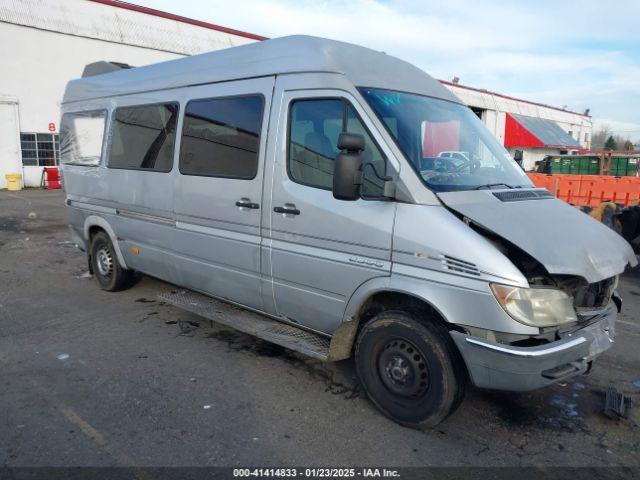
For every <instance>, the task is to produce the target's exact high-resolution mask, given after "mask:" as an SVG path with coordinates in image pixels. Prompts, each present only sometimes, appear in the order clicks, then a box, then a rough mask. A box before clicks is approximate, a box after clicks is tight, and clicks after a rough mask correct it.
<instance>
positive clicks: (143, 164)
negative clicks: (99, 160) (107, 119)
mask: <svg viewBox="0 0 640 480" xmlns="http://www.w3.org/2000/svg"><path fill="white" fill-rule="evenodd" d="M177 121H178V104H177V103H162V104H156V105H139V106H135V107H120V108H116V110H115V111H114V113H113V120H112V122H111V123H112V127H111V148H110V151H109V168H124V169H130V170H150V171H154V172H169V171H170V170H171V167H172V166H173V152H174V147H175V143H176V124H177Z"/></svg>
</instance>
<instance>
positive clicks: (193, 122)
mask: <svg viewBox="0 0 640 480" xmlns="http://www.w3.org/2000/svg"><path fill="white" fill-rule="evenodd" d="M263 111H264V98H263V97H262V95H249V96H244V97H228V98H211V99H203V100H192V101H190V102H189V103H188V104H187V107H186V109H185V113H184V126H183V127H182V145H181V147H180V172H181V173H183V174H185V175H200V176H209V177H225V178H237V179H245V180H250V179H252V178H255V176H256V173H257V171H258V150H259V147H260V131H261V129H262V117H263Z"/></svg>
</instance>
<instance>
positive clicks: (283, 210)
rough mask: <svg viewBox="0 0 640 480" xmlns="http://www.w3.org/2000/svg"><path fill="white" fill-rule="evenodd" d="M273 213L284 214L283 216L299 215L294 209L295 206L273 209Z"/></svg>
mask: <svg viewBox="0 0 640 480" xmlns="http://www.w3.org/2000/svg"><path fill="white" fill-rule="evenodd" d="M273 211H274V212H276V213H284V214H285V215H300V210H298V209H297V208H295V205H294V206H292V207H274V208H273Z"/></svg>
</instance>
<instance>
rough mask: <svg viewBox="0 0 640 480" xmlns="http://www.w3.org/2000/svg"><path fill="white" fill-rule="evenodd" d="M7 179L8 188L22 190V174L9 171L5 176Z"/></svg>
mask: <svg viewBox="0 0 640 480" xmlns="http://www.w3.org/2000/svg"><path fill="white" fill-rule="evenodd" d="M4 177H5V178H6V179H7V190H11V191H17V190H22V181H21V180H22V175H21V174H19V173H7V174H6V175H5V176H4Z"/></svg>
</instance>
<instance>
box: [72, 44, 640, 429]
mask: <svg viewBox="0 0 640 480" xmlns="http://www.w3.org/2000/svg"><path fill="white" fill-rule="evenodd" d="M107 70H117V66H113V65H110V64H106V63H103V64H100V65H94V66H93V67H92V68H89V69H87V73H88V74H89V73H93V74H94V75H90V76H85V77H84V78H81V79H76V80H72V81H71V82H69V84H68V85H67V88H66V91H65V94H64V100H63V102H62V112H63V116H62V131H61V135H62V139H61V152H62V153H61V155H62V162H63V178H64V186H65V190H66V202H67V205H68V215H69V225H70V228H71V235H72V238H73V241H74V242H75V243H76V244H77V245H78V246H79V247H80V248H81V249H82V250H84V251H86V252H87V254H88V261H89V265H90V268H91V271H92V272H93V274H94V275H95V277H96V279H97V281H98V283H99V285H100V287H101V288H103V289H104V290H108V291H116V290H121V289H123V288H125V287H126V286H127V285H128V280H129V278H130V277H131V274H132V272H133V271H139V272H143V273H145V274H147V275H151V276H153V277H157V278H160V279H163V280H165V281H167V282H171V283H173V284H176V285H178V286H179V287H180V288H183V289H185V290H180V291H179V292H178V293H177V294H176V295H183V296H184V295H193V296H192V297H189V298H200V300H197V301H196V300H189V301H185V302H183V306H184V307H185V308H189V309H191V310H192V311H196V312H198V313H200V314H202V315H208V313H207V308H208V307H207V305H206V302H204V303H198V302H202V300H201V299H202V298H205V299H206V298H209V297H207V296H211V297H216V298H220V299H224V300H225V301H228V302H232V303H234V304H236V305H240V306H242V307H244V308H245V309H247V310H248V311H250V312H258V313H259V314H260V315H256V316H255V318H253V319H248V317H242V320H241V319H237V320H235V322H236V323H235V324H233V325H234V326H236V327H237V328H239V329H243V330H244V331H250V332H252V333H254V334H255V335H257V336H259V337H262V338H267V339H270V340H272V341H274V342H279V343H280V344H284V345H287V346H289V347H290V348H293V349H296V350H299V351H302V352H305V353H309V354H311V355H314V356H316V357H317V358H323V359H326V360H330V361H335V360H341V359H345V358H348V357H351V356H353V357H355V364H356V366H357V370H358V374H359V376H360V380H361V382H362V385H363V387H364V390H365V391H366V392H367V394H368V395H369V398H370V399H371V401H372V402H373V403H374V404H375V405H376V406H377V407H378V408H379V409H380V410H381V411H382V412H383V413H384V414H385V415H387V416H389V417H390V418H392V419H394V420H396V421H397V422H399V423H401V424H403V425H407V426H410V427H414V428H426V427H431V426H433V425H436V424H438V423H439V422H441V421H442V420H444V419H445V418H446V417H447V416H448V415H449V414H451V412H453V411H454V410H455V409H456V407H457V406H458V405H459V404H460V402H461V401H462V398H463V396H464V392H465V386H466V384H467V382H468V381H471V383H473V384H474V385H476V386H478V387H483V388H492V389H502V390H516V391H520V390H531V389H535V388H539V387H544V386H546V385H550V384H552V383H554V382H558V381H562V380H565V379H566V378H568V377H570V376H572V375H576V374H581V373H585V372H588V371H589V370H590V369H591V366H592V364H593V361H594V359H595V358H596V357H597V356H598V355H600V354H601V353H602V352H603V351H605V350H607V349H608V348H609V347H610V346H611V344H612V342H613V335H614V323H615V319H616V314H617V311H619V309H620V305H621V301H620V299H619V298H618V297H617V295H616V293H615V288H616V282H617V276H618V274H620V273H621V272H622V271H623V270H624V269H625V266H626V265H627V264H629V263H630V264H635V263H636V258H635V255H634V254H633V252H632V251H631V248H630V247H629V245H628V244H627V243H626V242H625V241H624V240H623V239H622V238H621V237H620V236H618V235H617V234H616V233H615V232H613V231H611V230H610V229H608V228H606V227H605V226H603V225H601V224H599V223H598V222H596V221H594V220H593V219H591V218H589V217H588V216H586V215H584V214H583V213H581V212H579V211H578V210H576V209H574V208H573V207H571V206H569V205H566V204H564V203H563V202H561V201H559V200H557V199H555V198H553V196H552V195H550V194H549V193H548V192H547V191H546V190H542V189H536V188H535V187H534V186H533V185H532V183H531V182H530V181H529V179H528V177H527V176H526V174H525V173H524V172H523V171H522V170H521V169H520V168H519V167H518V165H517V164H516V163H515V162H514V160H513V159H512V158H511V157H510V156H509V154H508V153H507V152H506V150H505V149H504V148H503V147H502V146H501V145H500V144H499V143H498V142H497V141H496V139H495V138H494V137H493V136H492V135H491V134H490V133H489V132H488V130H486V128H485V127H484V126H483V124H482V123H481V122H480V120H479V119H478V118H477V116H476V115H475V114H474V113H473V112H472V111H471V110H470V109H468V108H467V107H466V106H465V105H464V104H463V103H462V102H461V101H460V100H459V99H458V98H457V97H456V96H454V95H453V94H452V93H451V92H450V91H449V90H447V89H446V88H444V87H443V86H442V85H441V84H440V83H439V82H437V81H436V80H434V79H433V78H431V77H430V76H428V75H427V74H425V73H424V72H423V71H421V70H419V69H418V68H416V67H414V66H412V65H410V64H408V63H406V62H404V61H401V60H399V59H397V58H394V57H392V56H390V55H386V54H384V53H381V52H376V51H373V50H369V49H366V48H362V47H359V46H356V45H351V44H347V43H341V42H336V41H330V40H325V39H321V38H314V37H305V36H294V37H285V38H280V39H274V40H267V41H264V42H257V43H253V44H250V45H246V46H241V47H236V48H229V49H226V50H221V51H216V52H212V53H207V54H203V55H196V56H192V57H188V58H183V59H179V60H173V61H169V62H164V63H159V64H155V65H150V66H145V67H138V68H131V69H126V70H119V71H112V72H109V73H100V72H101V71H107ZM451 128H454V129H455V131H451V132H449V133H447V129H451ZM445 138H446V148H445V149H443V148H442V147H441V144H443V139H445ZM453 143H456V144H455V145H452V144H453ZM444 150H446V151H453V150H455V151H458V152H467V153H466V155H467V159H468V167H469V168H462V169H456V170H455V171H453V172H451V171H447V172H440V171H438V170H437V169H435V170H434V169H433V168H432V167H431V166H430V163H429V160H430V159H432V158H433V157H430V156H429V155H432V153H431V152H439V151H444ZM436 156H437V154H436ZM431 165H432V164H431ZM192 292H198V293H199V294H204V295H205V296H204V297H202V296H201V297H197V296H196V294H195V293H192ZM175 303H180V302H179V301H178V300H176V302H175ZM212 318H214V317H212ZM274 325H275V326H274Z"/></svg>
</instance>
